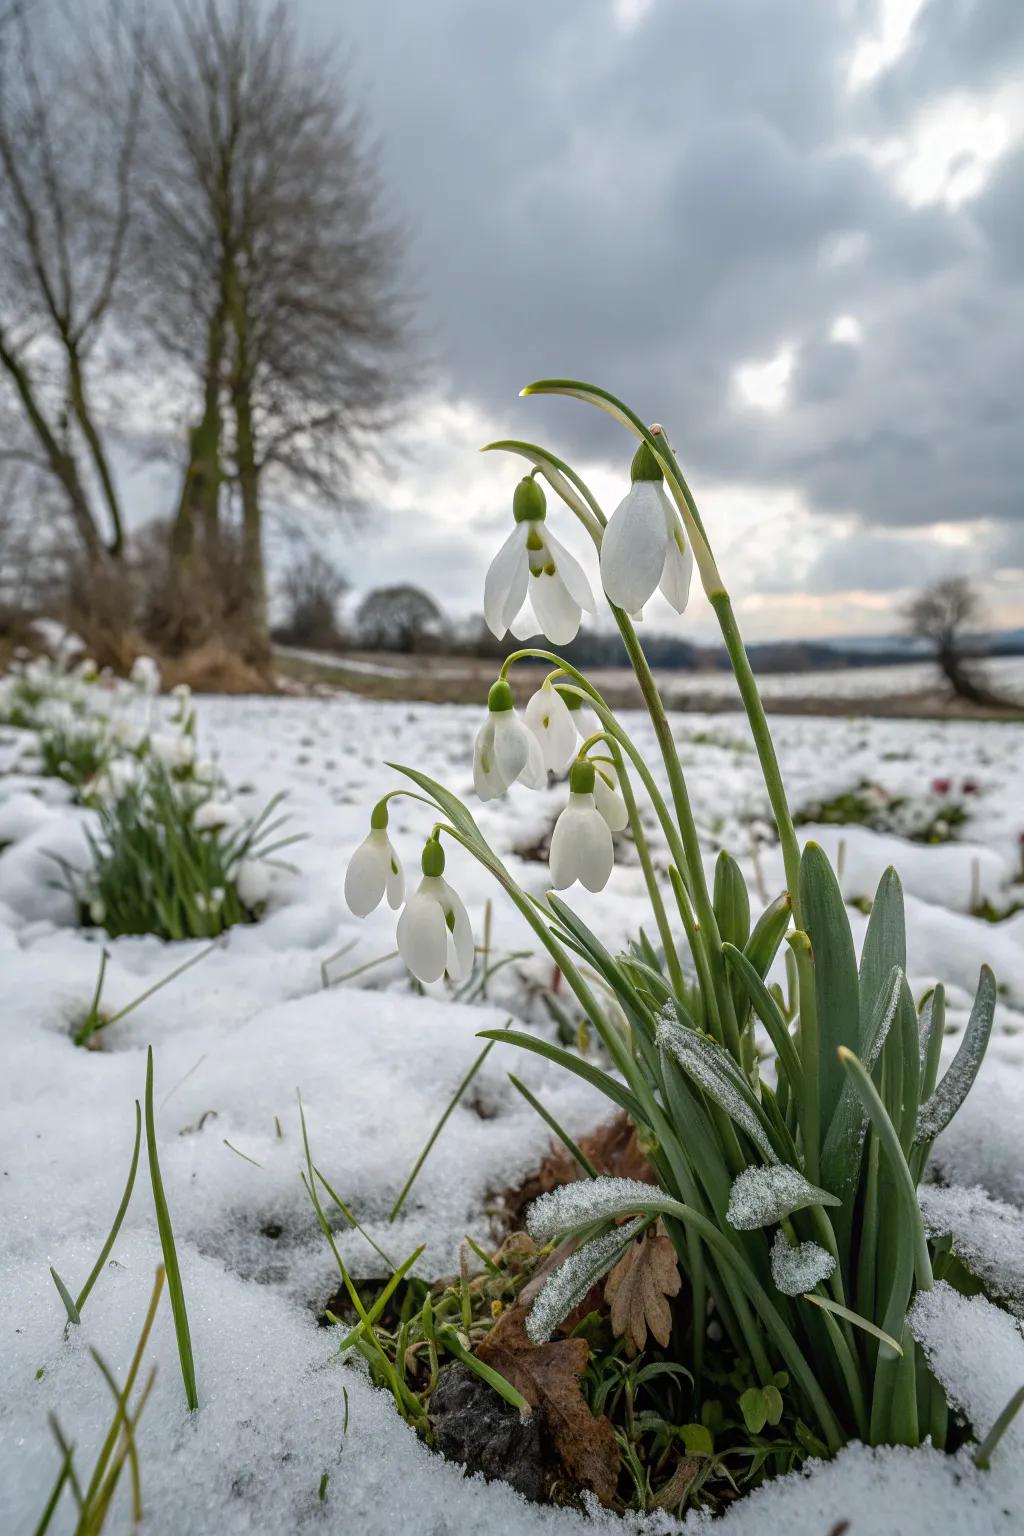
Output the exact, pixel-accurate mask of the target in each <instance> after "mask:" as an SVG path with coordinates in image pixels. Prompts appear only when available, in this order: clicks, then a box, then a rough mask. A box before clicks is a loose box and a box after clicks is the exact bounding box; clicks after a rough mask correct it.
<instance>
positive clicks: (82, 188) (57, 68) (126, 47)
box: [0, 3, 142, 563]
mask: <svg viewBox="0 0 1024 1536" xmlns="http://www.w3.org/2000/svg"><path fill="white" fill-rule="evenodd" d="M141 103H142V69H141V64H140V62H139V61H138V59H137V57H136V54H135V49H134V47H133V46H132V44H131V39H130V37H129V32H128V29H127V26H126V25H125V21H124V17H123V15H122V12H121V10H120V8H119V7H118V5H117V4H115V3H110V4H107V5H105V6H104V7H103V9H102V11H101V12H100V13H99V15H98V16H96V17H95V26H94V27H93V28H90V26H89V25H88V22H87V20H85V19H84V18H83V17H82V15H81V14H80V13H75V15H74V19H72V15H71V13H70V12H67V11H65V10H64V9H63V8H62V7H60V6H57V5H55V4H45V3H40V4H36V5H29V4H27V3H25V4H17V5H14V6H12V7H11V8H10V9H9V10H8V12H7V13H6V15H5V17H4V20H3V24H2V25H0V394H2V397H3V399H4V401H5V404H6V409H7V410H8V412H9V411H11V410H13V411H14V412H15V413H16V414H17V415H18V417H19V421H20V429H21V430H19V431H18V432H17V433H16V434H15V435H14V437H13V439H9V440H7V441H6V443H5V445H4V447H3V453H4V455H5V457H6V458H7V459H8V461H17V462H21V463H24V464H26V465H28V466H30V467H31V468H33V469H35V470H37V471H41V472H43V473H45V474H47V475H48V476H49V477H50V478H51V479H52V481H53V482H54V483H55V484H56V485H57V486H58V487H59V489H60V492H61V495H62V498H63V501H64V504H65V506H66V508H67V511H68V513H69V515H70V519H71V524H72V526H73V528H74V530H75V532H76V534H77V537H78V540H79V542H80V545H81V547H82V550H83V552H84V554H85V555H86V556H87V558H88V560H89V561H90V562H92V563H96V562H100V561H102V560H104V558H105V556H106V555H110V556H115V557H116V556H119V555H120V554H121V552H122V549H123V546H124V518H123V513H122V508H121V502H120V498H119V496H118V491H117V487H116V483H115V476H114V472H113V469H112V465H111V457H110V447H109V441H108V437H109V434H108V433H107V431H106V430H105V428H104V425H103V415H102V412H101V410H100V409H99V408H98V405H97V394H98V390H97V387H96V386H97V376H98V375H99V374H100V373H101V372H102V370H103V362H102V357H101V354H102V349H103V345H104V342H105V340H106V338H107V336H108V334H109V328H110V321H111V316H112V312H113V309H114V307H115V304H116V302H117V299H118V296H119V289H120V285H121V283H122V280H123V276H124V261H125V248H126V240H127V234H128V227H129V223H130V218H131V210H132V206H133V200H134V195H135V185H134V171H135V158H136V157H135V151H136V146H137V140H138V129H139V121H140V113H141Z"/></svg>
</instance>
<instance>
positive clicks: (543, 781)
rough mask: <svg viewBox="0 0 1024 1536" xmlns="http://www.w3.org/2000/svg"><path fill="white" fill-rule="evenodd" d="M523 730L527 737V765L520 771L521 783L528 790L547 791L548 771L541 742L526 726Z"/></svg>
mask: <svg viewBox="0 0 1024 1536" xmlns="http://www.w3.org/2000/svg"><path fill="white" fill-rule="evenodd" d="M522 730H523V734H524V735H525V737H526V763H525V764H524V766H523V768H522V769H521V770H520V774H519V782H520V784H525V785H526V787H527V789H547V787H548V770H547V766H546V764H545V762H544V753H543V752H542V751H541V745H540V742H539V741H538V740H537V738H536V736H535V735H534V734H533V732H532V731H528V730H527V729H526V726H525V725H524V726H523V727H522Z"/></svg>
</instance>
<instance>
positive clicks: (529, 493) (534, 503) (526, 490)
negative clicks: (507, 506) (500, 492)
mask: <svg viewBox="0 0 1024 1536" xmlns="http://www.w3.org/2000/svg"><path fill="white" fill-rule="evenodd" d="M547 507H548V504H547V500H546V498H545V495H544V491H543V488H542V487H541V486H540V485H539V484H538V482H537V481H536V480H535V479H534V478H533V476H532V475H524V476H523V478H522V480H520V482H519V484H518V485H517V486H516V490H515V495H514V496H513V497H512V516H513V517H514V518H515V520H516V522H517V523H539V522H542V521H543V519H544V516H545V514H546V512H547Z"/></svg>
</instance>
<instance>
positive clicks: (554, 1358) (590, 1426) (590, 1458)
mask: <svg viewBox="0 0 1024 1536" xmlns="http://www.w3.org/2000/svg"><path fill="white" fill-rule="evenodd" d="M526 1311H527V1309H526V1307H524V1306H522V1305H521V1304H517V1305H516V1306H514V1307H510V1308H509V1310H508V1311H507V1312H506V1313H504V1314H503V1315H502V1316H501V1317H500V1318H499V1319H498V1321H497V1322H496V1323H495V1325H494V1327H493V1328H492V1329H491V1331H490V1333H489V1334H488V1335H487V1337H486V1338H485V1339H484V1340H483V1341H482V1342H481V1343H480V1344H478V1345H477V1349H476V1354H477V1358H478V1359H479V1360H482V1361H483V1362H484V1364H485V1365H489V1366H492V1367H493V1369H494V1370H496V1371H500V1372H501V1374H502V1376H504V1377H505V1378H506V1380H507V1381H510V1382H511V1383H512V1385H513V1386H514V1387H515V1388H516V1390H517V1391H519V1392H521V1393H522V1395H523V1396H524V1397H525V1398H526V1401H527V1402H528V1403H529V1404H530V1407H531V1408H533V1409H535V1410H536V1411H537V1412H538V1413H539V1414H540V1416H541V1423H542V1427H543V1430H544V1433H545V1437H546V1439H547V1441H548V1445H549V1448H550V1452H551V1456H552V1459H553V1460H554V1462H555V1463H556V1470H561V1471H562V1472H563V1473H564V1475H565V1477H566V1479H567V1480H568V1481H569V1482H571V1483H572V1485H573V1486H574V1487H575V1488H579V1487H585V1488H591V1489H593V1491H594V1493H596V1494H597V1497H598V1498H599V1499H600V1500H601V1503H602V1504H611V1503H612V1502H613V1500H614V1498H615V1490H616V1486H617V1484H618V1480H619V1447H618V1444H617V1443H616V1440H615V1431H614V1430H613V1429H612V1426H611V1423H610V1421H609V1420H608V1419H607V1418H605V1417H604V1416H603V1415H602V1417H600V1418H595V1416H594V1415H593V1414H592V1413H591V1411H590V1408H589V1406H588V1404H587V1401H586V1398H585V1397H584V1396H583V1392H582V1390H581V1387H580V1382H581V1379H582V1376H583V1372H584V1369H585V1368H586V1364H587V1360H588V1358H589V1356H590V1347H589V1345H588V1344H587V1342H586V1340H585V1339H557V1340H555V1341H554V1342H552V1343H548V1344H533V1343H531V1341H530V1339H529V1337H528V1335H527V1332H526ZM554 1480H555V1481H558V1480H559V1479H558V1478H557V1476H556V1477H555V1479H554Z"/></svg>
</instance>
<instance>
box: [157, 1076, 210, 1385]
mask: <svg viewBox="0 0 1024 1536" xmlns="http://www.w3.org/2000/svg"><path fill="white" fill-rule="evenodd" d="M146 1149H147V1151H148V1154H149V1179H150V1184H151V1185H152V1188H153V1205H154V1207H155V1209H156V1224H157V1229H158V1231H159V1233H160V1247H161V1249H162V1251H163V1256H164V1267H165V1269H166V1271H167V1294H168V1296H169V1297H170V1301H171V1312H172V1314H173V1317H174V1333H175V1337H176V1339H177V1341H178V1359H179V1360H180V1361H181V1379H182V1382H183V1383H184V1387H185V1402H186V1403H187V1404H188V1407H189V1411H190V1412H192V1413H194V1412H195V1410H196V1409H197V1408H198V1407H199V1394H198V1392H197V1390H196V1370H195V1362H194V1360H193V1358H192V1338H191V1334H190V1333H189V1326H188V1312H187V1310H186V1308H185V1290H184V1287H183V1286H182V1283H181V1270H180V1268H179V1267H178V1252H177V1249H176V1248H175V1246H174V1229H173V1227H172V1226H171V1213H170V1211H169V1210H168V1208H167V1197H166V1196H165V1194H164V1183H163V1179H162V1178H161V1175H160V1160H159V1156H158V1154H157V1148H156V1119H155V1116H154V1114H153V1047H152V1046H149V1047H148V1048H147V1051H146Z"/></svg>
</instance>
